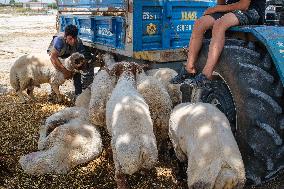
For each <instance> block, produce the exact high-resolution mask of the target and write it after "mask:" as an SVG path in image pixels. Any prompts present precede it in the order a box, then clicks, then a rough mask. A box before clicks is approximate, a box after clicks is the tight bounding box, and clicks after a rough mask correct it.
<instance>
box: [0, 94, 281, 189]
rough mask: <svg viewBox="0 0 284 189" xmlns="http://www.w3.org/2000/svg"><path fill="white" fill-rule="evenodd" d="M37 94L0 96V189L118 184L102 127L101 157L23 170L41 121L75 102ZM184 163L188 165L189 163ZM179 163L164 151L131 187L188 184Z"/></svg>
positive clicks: (277, 186) (105, 188)
mask: <svg viewBox="0 0 284 189" xmlns="http://www.w3.org/2000/svg"><path fill="white" fill-rule="evenodd" d="M36 98H37V100H38V101H37V102H34V103H28V104H20V103H18V98H17V97H16V96H15V95H14V94H12V93H9V94H6V95H2V96H0V102H1V103H0V120H1V122H0V135H1V138H0V146H1V151H0V189H2V188H29V189H30V188H68V189H70V188H96V189H110V188H115V187H116V185H115V181H114V164H113V161H112V154H111V150H110V146H109V143H110V137H109V135H108V134H107V133H106V131H105V130H104V129H102V128H101V129H100V131H101V134H102V137H103V144H104V150H103V152H102V154H101V155H100V156H99V157H98V158H97V159H95V160H93V161H91V162H89V163H86V164H83V165H80V166H77V167H76V168H74V169H73V170H72V171H70V172H69V173H68V174H67V175H53V174H47V175H44V176H30V175H27V174H25V173H24V172H23V170H22V169H21V167H20V165H19V163H18V160H19V158H20V156H21V155H24V154H27V153H30V152H33V151H36V150H37V140H38V129H39V126H40V125H41V123H43V121H44V120H45V119H46V117H48V116H50V115H51V114H52V113H54V112H56V111H58V110H60V109H62V108H64V107H66V106H72V103H70V102H65V104H52V103H50V102H48V101H47V95H46V94H36ZM183 166H184V168H185V166H186V164H184V165H183ZM177 167H178V161H177V159H176V157H175V156H174V155H173V151H172V150H169V151H167V152H164V153H163V154H160V155H159V162H158V164H157V165H156V167H155V168H153V169H151V170H147V171H141V172H140V173H137V174H134V175H132V176H129V177H128V182H129V184H130V188H135V189H138V188H139V189H140V188H141V189H142V188H143V189H145V188H168V189H174V188H177V189H179V188H180V189H182V188H187V186H186V174H185V171H186V170H185V169H184V170H183V174H177V172H176V170H177ZM177 177H178V179H177ZM177 180H179V181H177ZM281 182H282V184H283V185H282V184H281ZM281 186H283V187H281ZM248 188H249V187H247V189H248ZM258 188H263V189H264V188H267V189H268V188H269V189H281V188H284V183H283V180H282V179H280V180H279V179H278V181H277V182H275V183H273V184H269V185H265V186H263V187H258Z"/></svg>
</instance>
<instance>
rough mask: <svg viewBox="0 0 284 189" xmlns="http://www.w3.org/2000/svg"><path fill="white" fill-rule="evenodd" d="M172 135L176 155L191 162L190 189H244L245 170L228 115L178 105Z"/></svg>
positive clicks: (198, 105) (211, 108)
mask: <svg viewBox="0 0 284 189" xmlns="http://www.w3.org/2000/svg"><path fill="white" fill-rule="evenodd" d="M169 135H170V138H171V141H172V143H173V146H174V149H175V152H176V155H177V157H178V159H180V160H181V161H183V160H186V159H188V167H187V175H188V187H189V188H206V189H211V188H214V189H223V188H227V189H231V188H242V187H243V186H244V183H245V169H244V164H243V161H242V157H241V154H240V151H239V149H238V146H237V143H236V141H235V139H234V136H233V133H232V131H231V128H230V124H229V121H228V120H227V118H226V116H225V115H224V114H223V113H222V112H221V111H220V110H218V109H217V108H216V107H215V106H213V105H211V104H206V103H196V104H190V103H184V104H180V105H178V106H176V107H175V108H174V110H173V112H172V114H171V118H170V130H169Z"/></svg>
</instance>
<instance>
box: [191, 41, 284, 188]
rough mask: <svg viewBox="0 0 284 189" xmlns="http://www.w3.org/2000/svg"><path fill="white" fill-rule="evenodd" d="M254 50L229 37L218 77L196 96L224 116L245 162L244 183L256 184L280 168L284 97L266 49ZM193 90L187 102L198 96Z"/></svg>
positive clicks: (203, 57)
mask: <svg viewBox="0 0 284 189" xmlns="http://www.w3.org/2000/svg"><path fill="white" fill-rule="evenodd" d="M208 43H209V41H208V40H207V41H205V42H204V45H203V48H202V49H201V51H200V54H199V60H198V62H197V64H196V66H197V70H198V71H202V68H203V67H204V65H205V63H206V59H207V54H208ZM256 49H257V48H256V47H255V46H254V45H253V44H251V43H249V44H248V43H245V42H243V41H241V40H231V41H230V40H229V41H227V42H226V43H225V47H224V50H223V52H222V54H221V56H220V58H219V62H218V64H217V66H216V68H215V71H216V76H214V77H216V79H215V80H214V81H212V84H211V87H210V89H209V90H205V91H203V92H202V95H201V97H200V99H201V101H203V102H208V103H213V104H215V105H216V106H217V107H218V108H219V109H220V110H221V111H223V112H224V113H225V114H226V116H227V117H228V119H229V121H230V122H231V125H232V131H233V132H234V135H235V138H236V140H237V143H238V145H239V148H240V151H241V154H242V157H243V160H244V163H245V168H246V177H247V181H248V184H256V185H258V184H261V183H263V182H266V181H269V180H270V179H272V178H273V177H275V176H277V174H278V173H279V172H280V171H282V170H283V169H284V145H283V142H284V141H283V139H284V114H283V108H284V98H283V97H284V95H283V85H282V83H281V81H280V79H279V76H278V74H277V71H276V70H275V67H274V65H273V62H272V59H271V57H270V55H269V53H268V52H267V51H266V50H264V49H260V48H259V50H256ZM195 92H196V91H194V90H193V91H192V94H191V97H190V98H191V101H194V100H196V99H194V96H196V95H194V93H195ZM199 96H200V95H199ZM216 102H217V103H216Z"/></svg>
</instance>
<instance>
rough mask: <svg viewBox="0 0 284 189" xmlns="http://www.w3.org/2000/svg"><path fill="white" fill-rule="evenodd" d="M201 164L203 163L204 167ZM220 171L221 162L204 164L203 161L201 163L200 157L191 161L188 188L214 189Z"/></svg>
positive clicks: (188, 169)
mask: <svg viewBox="0 0 284 189" xmlns="http://www.w3.org/2000/svg"><path fill="white" fill-rule="evenodd" d="M195 153H198V152H197V151H196V152H195ZM192 155H195V154H194V153H193V154H192ZM205 161H206V160H205ZM200 162H203V165H202V166H200ZM220 169H221V160H213V161H211V162H210V161H208V162H204V161H203V160H201V161H200V157H197V158H196V157H195V158H192V159H189V160H188V167H187V175H188V179H187V182H188V187H189V188H192V189H212V188H213V186H214V184H215V181H216V178H217V176H218V173H219V172H220Z"/></svg>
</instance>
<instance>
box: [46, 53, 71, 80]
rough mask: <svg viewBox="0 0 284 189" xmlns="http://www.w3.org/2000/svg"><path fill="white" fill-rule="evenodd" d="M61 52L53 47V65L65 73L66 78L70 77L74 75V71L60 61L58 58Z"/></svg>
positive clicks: (51, 57) (51, 55)
mask: <svg viewBox="0 0 284 189" xmlns="http://www.w3.org/2000/svg"><path fill="white" fill-rule="evenodd" d="M58 57H59V53H58V52H57V51H56V49H54V48H53V49H52V50H51V52H50V60H51V63H52V64H53V66H54V67H55V68H56V69H57V70H58V71H60V72H62V73H63V74H64V78H65V79H70V78H71V77H72V72H70V71H69V70H67V69H66V68H65V67H64V66H63V65H62V64H61V62H60V61H59V59H58Z"/></svg>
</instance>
